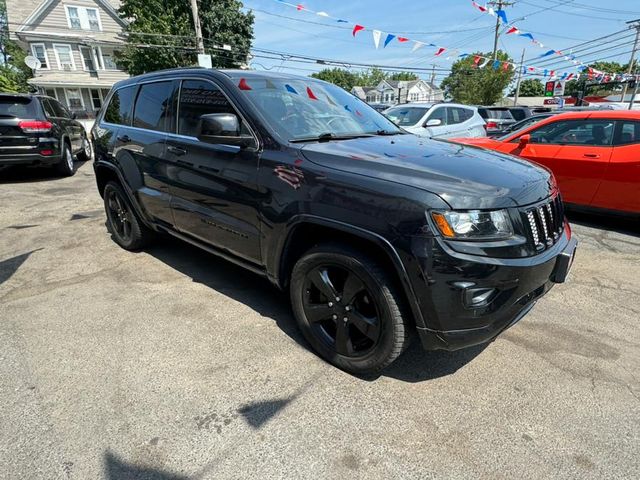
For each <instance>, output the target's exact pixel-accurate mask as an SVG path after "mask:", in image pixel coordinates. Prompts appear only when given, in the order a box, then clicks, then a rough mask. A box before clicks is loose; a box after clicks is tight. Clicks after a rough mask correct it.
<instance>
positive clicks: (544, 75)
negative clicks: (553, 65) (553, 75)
mask: <svg viewBox="0 0 640 480" xmlns="http://www.w3.org/2000/svg"><path fill="white" fill-rule="evenodd" d="M548 73H549V70H547V69H546V68H545V69H544V73H543V74H542V76H543V77H546V76H547V74H548Z"/></svg>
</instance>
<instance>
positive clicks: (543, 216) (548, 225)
mask: <svg viewBox="0 0 640 480" xmlns="http://www.w3.org/2000/svg"><path fill="white" fill-rule="evenodd" d="M522 213H523V214H524V216H526V222H525V223H527V224H528V225H529V232H530V235H531V240H532V242H533V244H534V246H535V248H536V250H538V251H541V250H544V249H546V248H549V247H551V246H552V245H553V244H554V243H556V241H557V240H558V239H559V238H560V236H561V235H562V230H563V229H564V209H563V207H562V200H561V199H560V196H559V195H557V196H555V197H554V198H552V199H551V200H549V201H547V202H546V203H543V204H541V205H538V206H536V207H533V208H529V209H528V210H525V211H523V212H522Z"/></svg>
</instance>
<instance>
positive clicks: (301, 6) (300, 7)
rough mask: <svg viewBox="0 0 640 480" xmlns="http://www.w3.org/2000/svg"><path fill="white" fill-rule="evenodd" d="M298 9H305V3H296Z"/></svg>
mask: <svg viewBox="0 0 640 480" xmlns="http://www.w3.org/2000/svg"><path fill="white" fill-rule="evenodd" d="M296 10H298V11H300V10H304V5H302V4H301V3H299V4H298V5H296Z"/></svg>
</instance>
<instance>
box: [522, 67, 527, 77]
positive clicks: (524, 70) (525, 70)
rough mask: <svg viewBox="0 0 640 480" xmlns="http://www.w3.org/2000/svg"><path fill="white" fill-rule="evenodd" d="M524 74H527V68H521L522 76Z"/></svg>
mask: <svg viewBox="0 0 640 480" xmlns="http://www.w3.org/2000/svg"><path fill="white" fill-rule="evenodd" d="M525 73H527V67H522V74H523V75H524V74H525Z"/></svg>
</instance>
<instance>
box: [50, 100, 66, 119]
mask: <svg viewBox="0 0 640 480" xmlns="http://www.w3.org/2000/svg"><path fill="white" fill-rule="evenodd" d="M49 102H50V103H51V108H52V109H53V112H54V114H55V115H54V116H55V117H58V118H71V114H70V113H69V110H67V109H66V108H64V107H63V106H62V104H61V103H60V102H58V101H57V100H49Z"/></svg>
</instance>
